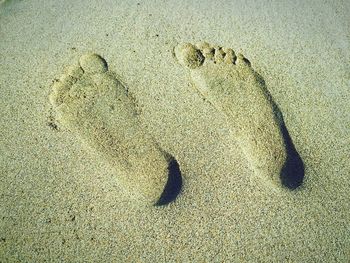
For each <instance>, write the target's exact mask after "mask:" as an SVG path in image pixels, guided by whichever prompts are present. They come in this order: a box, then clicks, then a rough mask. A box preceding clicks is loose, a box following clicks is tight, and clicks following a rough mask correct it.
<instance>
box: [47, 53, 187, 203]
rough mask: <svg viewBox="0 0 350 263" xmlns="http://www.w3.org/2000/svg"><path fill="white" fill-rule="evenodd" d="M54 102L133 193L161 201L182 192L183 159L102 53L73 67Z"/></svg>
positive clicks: (63, 119) (55, 90) (62, 120)
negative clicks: (143, 118)
mask: <svg viewBox="0 0 350 263" xmlns="http://www.w3.org/2000/svg"><path fill="white" fill-rule="evenodd" d="M50 102H51V104H52V106H53V109H54V111H55V115H56V116H55V117H56V120H57V122H58V123H59V124H60V125H62V126H63V127H65V128H67V129H68V130H70V131H71V132H73V133H74V134H75V135H76V136H77V137H78V138H79V139H82V141H83V142H84V143H86V144H87V145H88V146H90V147H92V148H94V149H95V150H97V151H98V152H99V153H100V154H101V155H102V157H103V158H104V159H105V160H107V161H109V162H110V163H111V164H112V165H113V166H114V167H116V168H117V170H118V171H119V172H118V180H119V181H120V182H121V184H122V185H123V186H124V187H125V188H126V189H127V190H128V191H129V192H130V193H131V194H132V195H133V196H137V197H138V198H142V199H143V200H145V202H147V203H151V204H156V205H164V204H167V203H169V202H171V201H172V200H174V199H175V198H176V196H177V194H178V193H179V191H180V188H181V184H182V179H181V172H180V168H179V165H178V163H177V161H176V160H175V158H174V157H172V156H171V155H170V154H168V153H166V152H165V151H163V150H162V149H160V147H159V146H158V145H157V144H156V143H155V142H154V141H153V140H152V138H151V137H150V136H149V135H148V134H147V133H145V132H144V129H142V127H141V126H140V123H139V120H138V116H137V110H136V105H135V103H134V100H133V99H132V97H131V96H130V95H129V93H128V91H127V89H126V87H125V85H123V84H122V83H121V82H120V81H119V80H118V79H117V77H116V75H115V74H114V73H113V72H111V71H110V70H108V65H107V62H106V61H105V60H104V59H103V58H102V57H101V56H99V55H97V54H86V55H83V56H82V57H81V58H80V60H79V63H78V64H76V65H73V66H70V67H69V68H67V69H66V71H65V72H64V74H63V75H62V76H61V77H60V78H59V80H57V81H56V82H55V83H54V85H53V87H52V92H51V94H50Z"/></svg>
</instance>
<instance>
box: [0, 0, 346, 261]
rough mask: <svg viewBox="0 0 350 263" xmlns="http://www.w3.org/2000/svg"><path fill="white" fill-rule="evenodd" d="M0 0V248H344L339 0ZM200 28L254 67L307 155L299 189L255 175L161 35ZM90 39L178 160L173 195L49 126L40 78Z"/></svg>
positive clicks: (217, 253) (187, 252)
mask: <svg viewBox="0 0 350 263" xmlns="http://www.w3.org/2000/svg"><path fill="white" fill-rule="evenodd" d="M0 3H1V5H0V94H1V96H0V103H1V104H0V105H1V111H0V121H1V126H0V153H1V154H0V168H1V170H0V172H1V174H0V175H1V176H0V215H1V217H0V259H1V260H0V261H2V262H43V261H50V262H62V261H63V262H320V261H323V262H348V261H349V259H350V252H349V251H350V238H349V236H350V228H349V220H350V212H349V211H350V196H349V194H348V189H349V186H350V182H349V176H350V172H349V171H350V165H349V152H350V146H349V145H350V143H349V142H350V141H349V138H350V132H349V131H350V129H349V128H350V113H349V112H350V110H349V103H348V102H349V100H350V95H349V77H350V76H349V72H350V71H349V61H350V54H349V44H348V43H349V28H350V25H349V22H348V21H349V19H348V14H349V13H350V5H349V4H348V3H347V2H346V1H336V2H334V1H308V2H307V3H306V2H303V1H297V2H292V1H290V2H289V3H286V2H285V3H282V2H280V1H269V2H268V3H267V2H265V1H250V2H249V3H246V1H223V2H212V1H210V2H209V1H208V3H205V2H196V3H189V2H188V1H171V2H167V3H164V2H163V1H152V2H151V1H150V2H141V1H140V2H137V1H124V2H119V3H116V2H115V1H103V2H100V1H96V2H95V1H89V2H88V3H87V2H83V1H81V2H80V1H74V2H72V1H59V2H58V1H15V0H12V1H1V2H0ZM198 41H207V42H208V43H212V44H216V45H221V46H223V47H229V48H232V49H233V50H235V51H236V52H240V53H242V54H244V55H245V56H246V57H247V58H248V59H249V61H250V62H251V64H252V67H253V68H254V70H256V72H258V73H259V74H260V75H261V76H262V77H263V78H264V80H265V82H266V87H267V89H268V91H269V92H270V94H271V96H272V97H273V99H274V101H275V103H276V104H277V105H278V107H279V109H280V111H281V112H282V114H283V118H284V122H285V124H286V127H287V128H288V131H289V134H290V136H291V138H292V140H293V143H294V146H295V148H296V150H297V151H298V153H299V154H300V156H301V158H302V160H303V163H304V165H305V178H304V181H303V184H302V185H301V186H300V187H298V188H297V189H295V190H288V191H287V190H284V191H273V190H272V189H271V187H268V186H266V184H264V183H263V182H262V180H261V179H260V178H259V177H256V176H255V175H254V170H253V169H251V167H250V165H249V161H248V160H247V157H246V156H245V154H244V152H243V151H242V150H241V147H240V146H239V144H238V143H237V141H236V140H234V138H233V136H232V132H231V129H232V127H231V126H230V122H228V121H227V119H226V118H225V117H224V116H223V114H222V112H220V111H218V110H217V109H216V108H215V107H213V106H212V105H211V104H210V103H208V101H207V100H204V99H203V97H202V96H201V95H200V94H198V92H197V91H196V90H195V89H194V88H193V85H192V83H191V79H190V74H189V72H188V69H186V68H185V67H183V66H182V65H181V64H180V63H179V62H178V61H177V59H176V58H175V55H174V48H175V47H176V46H177V45H179V44H181V43H187V42H189V43H197V42H198ZM88 52H92V53H96V54H99V55H101V56H102V57H103V58H105V59H106V61H107V62H108V69H109V70H110V71H111V72H114V73H115V74H117V75H118V80H120V81H121V83H123V85H125V87H126V88H127V90H128V91H129V92H130V93H132V94H133V96H134V97H135V99H136V100H137V104H138V106H139V107H140V109H139V110H140V115H139V117H138V118H139V122H140V123H141V125H142V127H143V130H144V131H145V132H146V133H147V134H149V136H151V137H152V138H154V140H155V141H156V143H157V144H158V145H159V146H160V147H161V149H163V150H164V151H166V152H168V153H169V154H171V155H172V156H174V157H175V158H176V160H177V161H178V163H179V165H180V168H181V172H182V178H183V186H182V190H181V193H180V194H179V195H178V197H177V198H176V200H175V201H174V202H171V203H170V204H168V205H166V206H161V207H155V206H153V205H150V204H149V203H147V202H143V201H142V200H138V199H137V198H133V196H131V195H132V194H131V193H130V191H126V190H125V187H124V186H123V184H122V183H121V182H120V180H119V181H118V178H120V176H119V177H118V172H117V171H116V169H115V168H114V166H113V164H111V162H109V161H106V158H105V157H104V155H101V154H100V152H99V151H98V149H94V148H93V147H90V148H89V147H86V145H84V144H83V143H82V142H81V140H80V139H79V138H78V137H77V136H76V134H74V132H71V131H70V130H69V129H67V128H66V127H65V126H64V125H56V122H55V119H53V117H52V112H53V110H52V105H51V103H50V101H49V95H50V93H51V92H52V87H53V84H54V83H55V80H56V79H58V78H59V77H60V76H62V72H63V71H64V68H65V67H67V66H70V65H72V64H74V63H76V62H77V61H79V58H80V57H81V56H82V55H83V54H86V53H88ZM242 114H244V113H243V112H242Z"/></svg>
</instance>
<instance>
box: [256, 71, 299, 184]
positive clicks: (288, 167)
mask: <svg viewBox="0 0 350 263" xmlns="http://www.w3.org/2000/svg"><path fill="white" fill-rule="evenodd" d="M255 74H256V79H257V81H258V82H259V83H260V84H261V87H263V91H264V93H265V96H266V98H267V99H268V100H269V101H270V102H271V103H272V107H273V111H274V113H275V114H276V117H277V120H278V124H279V126H280V130H281V133H282V136H283V139H284V143H285V145H286V154H287V159H286V162H285V163H284V165H283V167H282V170H281V173H280V180H281V183H282V185H283V186H285V187H287V188H289V189H291V190H294V189H296V188H298V187H299V186H300V185H301V184H302V183H303V180H304V175H305V167H304V163H303V160H302V159H301V157H300V155H299V153H298V152H297V150H296V149H295V146H294V144H293V141H292V138H291V137H290V135H289V132H288V129H287V127H286V124H285V123H284V120H283V114H282V112H281V111H280V109H279V107H278V106H277V104H276V103H275V102H274V100H273V98H272V95H271V94H270V92H269V91H268V90H267V88H266V84H265V80H264V79H263V77H262V76H261V75H260V74H259V73H257V72H255Z"/></svg>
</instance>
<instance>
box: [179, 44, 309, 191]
mask: <svg viewBox="0 0 350 263" xmlns="http://www.w3.org/2000/svg"><path fill="white" fill-rule="evenodd" d="M175 56H176V58H177V59H178V61H179V63H180V64H182V65H183V66H185V67H187V68H189V69H190V72H191V79H192V81H193V83H194V86H195V88H196V90H197V91H198V92H199V93H200V94H201V95H202V96H203V97H205V98H206V99H207V100H208V101H209V102H210V103H211V104H212V105H213V106H214V107H215V108H216V109H217V110H219V111H221V112H223V113H224V114H225V115H226V116H227V119H228V120H229V122H230V127H231V130H232V133H233V134H234V136H235V139H236V140H237V142H238V144H239V145H240V146H241V149H242V151H243V152H244V154H245V155H246V158H247V159H248V162H249V163H250V165H251V167H252V168H253V170H254V171H255V172H256V173H257V174H258V175H261V176H262V177H265V178H268V180H269V181H270V182H273V183H274V184H275V185H283V186H285V187H288V188H289V189H295V188H297V187H298V186H300V185H301V183H302V181H303V177H304V165H303V162H302V160H301V158H300V156H299V154H298V153H297V151H296V149H295V147H294V146H293V143H292V140H291V138H290V136H289V134H288V131H287V128H286V126H285V124H284V121H283V118H282V114H281V112H280V110H279V109H278V107H277V105H276V104H275V103H274V101H273V99H272V97H271V95H270V93H269V92H268V90H267V88H266V86H265V83H264V80H263V79H262V77H261V76H260V75H258V74H257V73H256V72H255V71H254V69H253V68H252V67H251V64H250V62H249V61H248V60H247V59H246V58H245V57H244V56H243V55H242V54H238V55H237V56H236V54H235V52H234V51H233V50H232V49H230V48H222V47H219V46H212V45H210V44H208V43H205V42H202V43H198V44H196V45H192V44H189V43H187V44H183V45H178V46H177V47H175Z"/></svg>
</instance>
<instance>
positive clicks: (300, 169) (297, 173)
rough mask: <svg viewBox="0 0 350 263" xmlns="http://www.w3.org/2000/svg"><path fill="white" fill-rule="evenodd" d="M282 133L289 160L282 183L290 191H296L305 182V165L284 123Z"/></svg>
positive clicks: (286, 163) (283, 172)
mask: <svg viewBox="0 0 350 263" xmlns="http://www.w3.org/2000/svg"><path fill="white" fill-rule="evenodd" d="M281 131H282V134H283V138H284V140H285V143H286V148H287V160H286V162H285V164H284V166H283V168H282V171H281V174H280V178H281V182H282V185H284V186H285V187H288V188H289V189H296V188H297V187H299V186H300V185H301V184H302V183H303V180H304V174H305V168H304V163H303V161H302V159H301V157H300V155H299V153H298V152H297V150H296V149H295V147H294V144H293V142H292V139H291V138H290V136H289V133H288V130H287V127H286V125H285V124H284V122H282V123H281Z"/></svg>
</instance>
